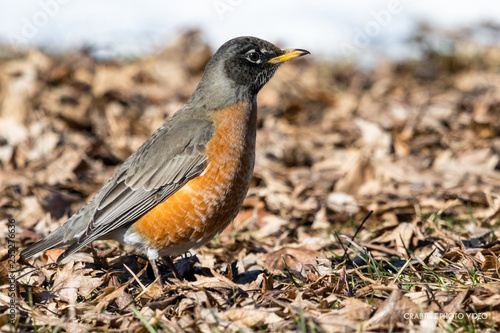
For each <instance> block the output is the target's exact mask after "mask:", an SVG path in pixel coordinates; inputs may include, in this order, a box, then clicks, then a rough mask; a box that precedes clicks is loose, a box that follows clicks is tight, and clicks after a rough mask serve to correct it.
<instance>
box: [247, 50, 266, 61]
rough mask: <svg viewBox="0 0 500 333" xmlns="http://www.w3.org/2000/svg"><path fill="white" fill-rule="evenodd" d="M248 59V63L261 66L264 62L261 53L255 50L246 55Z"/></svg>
mask: <svg viewBox="0 0 500 333" xmlns="http://www.w3.org/2000/svg"><path fill="white" fill-rule="evenodd" d="M246 58H247V59H248V61H250V62H253V63H256V64H260V63H261V62H262V60H261V59H260V53H259V52H257V51H255V50H250V51H248V52H247V54H246Z"/></svg>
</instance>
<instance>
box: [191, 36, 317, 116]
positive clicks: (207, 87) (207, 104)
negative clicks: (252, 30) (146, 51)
mask: <svg viewBox="0 0 500 333" xmlns="http://www.w3.org/2000/svg"><path fill="white" fill-rule="evenodd" d="M306 54H309V52H308V51H305V50H300V49H288V50H282V49H280V48H278V47H276V46H275V45H273V44H271V43H269V42H266V41H265V40H262V39H259V38H255V37H238V38H234V39H231V40H230V41H228V42H226V43H225V44H224V45H222V46H221V47H220V48H219V49H218V50H217V52H215V54H214V55H213V57H212V59H210V61H209V62H208V64H207V66H206V67H205V72H204V73H203V77H202V79H201V81H200V83H199V85H198V87H197V88H196V91H195V93H193V95H192V96H191V98H190V100H189V103H188V104H196V105H203V106H204V107H203V109H206V110H214V109H221V108H223V107H225V106H228V105H232V104H234V103H236V102H238V101H241V100H254V99H255V96H256V95H257V93H258V92H259V90H260V89H261V88H262V87H263V86H264V85H265V84H266V83H267V82H268V81H269V80H270V79H271V78H272V76H273V74H274V72H276V69H278V67H279V66H280V65H281V64H282V63H284V62H285V61H287V60H290V59H293V58H297V57H300V56H303V55H306Z"/></svg>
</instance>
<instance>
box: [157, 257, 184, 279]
mask: <svg viewBox="0 0 500 333" xmlns="http://www.w3.org/2000/svg"><path fill="white" fill-rule="evenodd" d="M161 258H162V259H163V261H165V263H166V264H167V266H168V267H169V268H170V270H171V271H172V273H173V274H174V276H175V277H176V278H177V279H179V280H182V275H180V274H179V271H178V270H177V268H175V265H174V262H173V261H172V258H170V257H169V256H165V257H161Z"/></svg>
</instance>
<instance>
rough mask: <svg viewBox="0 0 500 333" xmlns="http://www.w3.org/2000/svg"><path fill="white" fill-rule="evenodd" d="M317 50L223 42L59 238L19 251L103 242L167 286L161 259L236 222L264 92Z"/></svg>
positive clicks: (71, 249)
mask: <svg viewBox="0 0 500 333" xmlns="http://www.w3.org/2000/svg"><path fill="white" fill-rule="evenodd" d="M306 54H310V52H309V51H306V50H303V49H281V48H279V47H277V46H275V45H274V44H272V43H270V42H268V41H265V40H262V39H259V38H256V37H249V36H244V37H237V38H233V39H231V40H229V41H228V42H226V43H224V44H223V45H222V46H221V47H220V48H219V49H218V50H217V51H216V52H215V53H214V55H213V56H212V58H211V59H210V60H209V61H208V63H207V65H206V67H205V70H204V72H203V75H202V77H201V80H200V82H199V84H198V85H197V87H196V88H195V90H194V92H193V94H192V95H191V97H190V98H189V99H188V100H187V102H186V103H185V104H184V105H183V106H182V107H181V108H180V109H179V110H177V111H176V112H175V113H174V114H173V115H172V116H171V117H170V118H168V119H167V120H166V121H165V122H164V123H163V124H162V125H161V126H160V127H159V128H158V129H157V130H156V131H155V132H154V133H153V134H152V135H151V136H150V137H149V138H148V139H147V140H146V141H145V142H144V143H143V144H142V145H141V146H140V147H139V148H138V149H137V150H136V151H135V152H134V153H132V154H131V155H130V156H129V157H128V158H127V159H126V160H125V161H124V162H123V164H122V165H121V166H120V167H119V168H118V169H117V171H116V172H115V173H114V174H113V175H112V176H111V178H110V179H109V180H108V182H107V183H106V184H105V185H104V186H103V187H102V189H101V190H100V191H99V192H98V193H97V194H96V195H95V196H94V198H92V199H91V200H90V201H89V202H88V204H86V205H85V206H83V207H82V208H81V209H80V210H78V211H77V212H76V213H75V214H74V215H72V216H71V217H70V218H69V219H68V220H67V221H66V222H65V223H63V224H62V225H61V226H59V227H58V228H57V229H56V230H54V231H53V232H52V233H50V234H49V235H47V236H46V237H44V238H42V239H41V240H39V241H37V242H35V243H33V244H32V245H30V246H28V247H27V248H25V249H24V250H22V251H21V255H22V256H23V257H24V258H25V259H29V258H31V257H33V256H34V255H36V254H37V253H40V252H44V251H47V250H50V249H52V248H55V247H62V246H67V248H66V249H65V250H64V252H63V253H62V254H61V255H60V256H59V257H58V258H57V260H56V263H60V262H61V261H62V260H63V259H65V258H66V257H68V256H70V255H71V254H73V253H75V252H77V251H79V250H80V249H82V248H83V247H85V246H87V245H89V244H91V243H92V242H93V241H95V240H100V239H107V240H115V241H118V242H119V243H121V244H124V245H129V246H132V247H133V249H134V250H135V251H136V252H137V253H139V254H142V255H144V256H146V257H147V258H148V260H149V261H150V263H151V266H152V269H153V273H154V275H155V279H157V280H158V281H160V283H161V284H163V282H162V277H161V275H160V273H159V270H158V266H157V264H156V260H157V259H159V258H162V259H163V260H164V261H165V263H166V264H167V265H168V266H169V267H170V268H171V270H172V272H173V274H174V276H175V277H177V278H181V277H180V275H179V273H178V272H177V270H176V269H175V265H174V264H173V261H172V258H175V257H177V256H179V255H182V254H184V253H186V252H188V251H189V250H191V249H197V248H199V247H201V246H203V245H204V244H206V243H207V242H209V241H210V240H211V239H212V238H213V237H215V235H217V234H218V233H220V232H222V230H224V229H225V228H226V227H227V226H228V225H229V224H230V223H231V222H232V220H233V219H234V218H235V217H236V215H237V214H238V212H239V209H240V208H241V205H242V204H243V201H244V199H245V197H246V194H247V191H248V188H249V186H250V183H251V179H252V175H253V168H254V163H255V142H256V128H257V94H258V92H259V91H260V90H261V88H262V87H263V86H264V85H265V84H266V83H267V82H268V81H269V80H270V79H271V78H272V77H273V75H274V73H275V72H276V70H277V69H278V68H279V67H280V66H281V65H282V64H283V63H285V62H286V61H288V60H290V59H294V58H298V57H301V56H304V55H306Z"/></svg>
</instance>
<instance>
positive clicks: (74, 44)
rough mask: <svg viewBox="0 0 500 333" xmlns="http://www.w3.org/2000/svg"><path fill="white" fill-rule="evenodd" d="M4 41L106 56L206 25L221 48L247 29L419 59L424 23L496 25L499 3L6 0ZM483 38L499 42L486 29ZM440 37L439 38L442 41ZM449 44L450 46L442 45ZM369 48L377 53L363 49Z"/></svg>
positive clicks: (148, 47)
mask: <svg viewBox="0 0 500 333" xmlns="http://www.w3.org/2000/svg"><path fill="white" fill-rule="evenodd" d="M0 6H1V8H2V10H1V11H0V41H1V42H3V43H6V44H11V45H13V46H23V47H30V46H38V47H43V48H44V49H48V50H57V51H61V50H68V49H71V48H79V47H82V46H86V47H90V48H91V49H92V54H93V55H94V56H97V57H99V58H111V57H116V56H117V55H119V56H124V57H129V56H139V55H142V54H144V53H148V52H151V51H153V50H156V49H158V48H162V47H164V46H165V45H168V43H171V42H172V40H175V38H176V37H178V36H179V34H180V33H182V32H183V31H186V30H192V29H199V30H201V31H203V37H204V39H205V40H206V41H208V42H209V44H210V45H211V46H212V47H214V48H216V47H218V46H220V45H221V44H222V43H224V42H225V41H227V40H229V39H231V38H233V37H235V36H241V35H252V36H258V37H261V38H263V39H267V40H270V41H274V42H278V41H279V42H281V43H282V44H286V45H289V46H295V47H299V46H300V47H302V48H305V49H308V50H311V51H312V52H313V54H314V55H315V56H332V55H334V56H348V57H351V56H353V57H355V58H363V59H364V60H365V61H373V60H374V59H375V58H379V57H383V56H390V57H393V58H394V57H396V58H401V57H415V56H418V55H419V53H418V52H419V50H417V49H415V48H408V45H407V42H408V39H409V38H411V37H412V36H413V35H414V34H415V32H416V31H417V30H418V27H419V26H420V25H421V24H427V25H430V26H433V27H437V28H440V29H445V30H447V31H456V30H458V29H463V28H471V27H475V26H477V25H479V24H482V23H488V22H489V23H491V24H493V25H494V23H495V22H496V21H495V20H497V19H498V18H499V17H500V4H498V3H497V2H495V1H487V0H478V1H474V3H473V4H461V3H456V1H451V0H445V1H439V2H436V1H418V2H415V1H401V0H394V1H392V0H371V1H370V0H360V1H353V2H347V3H345V2H337V1H328V2H325V1H321V0H313V1H308V2H304V1H298V0H293V1H285V0H280V1H272V2H268V1H265V0H254V1H246V0H210V1H201V0H190V1H184V2H178V3H175V4H172V3H166V2H160V1H154V0H147V1H140V2H139V1H131V0H110V1H106V2H102V1H97V0H89V1H72V0H39V1H32V0H30V1H17V2H10V1H7V0H2V1H0ZM476 37H477V40H478V41H480V42H482V43H491V42H494V41H498V35H496V34H480V35H477V36H476ZM436 42H439V41H436ZM443 47H444V46H443ZM367 49H370V52H364V51H366V50H367Z"/></svg>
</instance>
